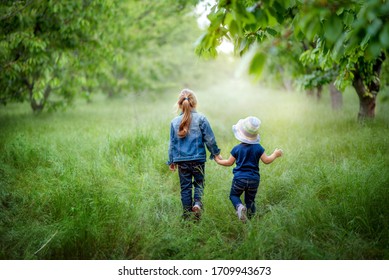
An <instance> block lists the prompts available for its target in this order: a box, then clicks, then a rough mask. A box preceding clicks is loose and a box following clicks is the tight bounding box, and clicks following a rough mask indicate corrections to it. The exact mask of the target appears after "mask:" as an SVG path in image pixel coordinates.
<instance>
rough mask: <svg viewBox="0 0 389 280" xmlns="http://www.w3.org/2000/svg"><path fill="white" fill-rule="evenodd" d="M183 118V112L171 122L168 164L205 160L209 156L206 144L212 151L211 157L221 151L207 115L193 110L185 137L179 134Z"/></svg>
mask: <svg viewBox="0 0 389 280" xmlns="http://www.w3.org/2000/svg"><path fill="white" fill-rule="evenodd" d="M181 119H182V113H181V115H179V116H178V117H176V118H174V119H173V120H172V122H171V124H170V143H169V161H168V162H167V164H171V163H176V162H182V161H199V162H205V161H206V158H207V156H206V151H205V146H207V149H208V151H209V152H210V153H211V156H210V159H213V158H214V156H215V155H218V154H219V153H220V149H219V148H218V146H217V144H216V139H215V136H214V134H213V131H212V128H211V125H210V124H209V122H208V120H207V118H206V117H205V116H203V115H202V114H199V113H197V112H196V111H194V110H192V122H191V124H190V128H189V132H188V134H187V135H186V136H185V137H183V138H181V137H179V136H178V134H177V133H178V129H179V126H180V123H181Z"/></svg>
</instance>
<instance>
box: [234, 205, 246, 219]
mask: <svg viewBox="0 0 389 280" xmlns="http://www.w3.org/2000/svg"><path fill="white" fill-rule="evenodd" d="M246 212H247V209H246V207H245V206H244V205H243V204H239V205H238V207H237V208H236V214H237V215H238V218H239V220H241V221H243V222H245V221H246V219H247V216H246Z"/></svg>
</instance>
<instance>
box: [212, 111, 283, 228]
mask: <svg viewBox="0 0 389 280" xmlns="http://www.w3.org/2000/svg"><path fill="white" fill-rule="evenodd" d="M260 124H261V121H260V120H259V119H258V118H256V117H247V118H245V119H241V120H239V121H238V123H237V124H236V125H234V126H232V130H233V133H234V135H235V138H236V139H238V140H239V141H240V142H241V143H240V144H238V145H236V146H235V147H234V148H233V149H232V150H231V155H230V157H229V158H228V159H221V156H219V157H216V158H215V161H216V162H217V163H218V164H220V165H223V166H231V165H233V164H234V163H235V162H236V167H235V168H234V169H233V174H234V178H233V180H232V186H231V191H230V200H231V202H232V204H233V206H234V208H235V210H236V213H237V215H238V218H239V219H240V220H242V221H246V218H247V216H246V211H247V212H248V213H247V214H248V217H249V218H251V217H252V216H253V215H254V214H255V210H256V209H255V196H256V194H257V190H258V186H259V182H260V174H259V160H261V161H262V162H263V163H265V164H269V163H272V162H273V161H274V160H275V159H276V158H278V157H280V156H282V150H280V149H275V150H274V152H273V153H272V154H271V155H270V156H268V155H266V154H265V149H264V148H263V147H262V146H261V145H260V144H259V134H258V129H259V126H260ZM243 193H244V201H245V204H246V206H244V205H243V203H242V201H241V199H240V196H241V195H242V194H243Z"/></svg>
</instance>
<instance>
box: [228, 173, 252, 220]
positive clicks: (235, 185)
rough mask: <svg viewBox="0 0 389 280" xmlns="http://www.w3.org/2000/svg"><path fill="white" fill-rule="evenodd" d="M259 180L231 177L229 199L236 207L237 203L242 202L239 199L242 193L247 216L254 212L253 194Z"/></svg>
mask: <svg viewBox="0 0 389 280" xmlns="http://www.w3.org/2000/svg"><path fill="white" fill-rule="evenodd" d="M258 186H259V181H257V180H249V179H235V178H234V179H233V180H232V185H231V191H230V200H231V202H232V204H233V205H234V208H235V209H236V208H237V206H238V205H239V204H243V203H242V200H241V199H240V197H241V195H242V194H243V193H244V202H245V204H246V208H247V214H248V217H249V218H251V217H252V216H253V215H254V214H255V210H256V208H255V196H256V195H257V191H258Z"/></svg>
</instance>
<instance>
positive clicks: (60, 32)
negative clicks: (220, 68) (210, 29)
mask: <svg viewBox="0 0 389 280" xmlns="http://www.w3.org/2000/svg"><path fill="white" fill-rule="evenodd" d="M195 2H196V1H192V2H191V1H173V0H167V1H152V0H148V1H125V0H122V1H102V0H97V1H87V0H84V1H70V0H67V1H44V0H25V1H13V0H12V1H2V2H1V3H0V88H1V89H2V90H1V92H0V103H1V104H7V103H9V102H25V101H27V102H29V103H30V105H31V108H32V110H33V111H41V110H43V109H44V108H47V109H49V110H50V109H56V108H58V107H64V106H66V105H67V104H69V103H71V102H72V100H73V99H74V97H75V96H83V97H86V98H88V99H91V96H92V94H93V93H96V92H103V93H104V94H107V95H108V96H117V95H120V94H123V93H129V92H142V91H145V90H150V89H152V90H156V89H158V88H163V87H168V86H171V85H172V83H174V81H177V79H179V78H181V77H183V75H184V71H185V69H186V70H188V69H190V67H189V66H188V63H189V58H188V57H187V54H188V53H193V50H192V49H191V48H192V45H193V41H194V39H195V38H197V37H198V36H199V33H198V32H199V30H198V28H197V25H196V18H195V17H194V16H193V15H192V16H188V13H190V12H191V11H192V10H193V6H194V5H193V4H194V3H195ZM193 32H194V33H193ZM196 32H197V33H196ZM191 58H192V57H191Z"/></svg>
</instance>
